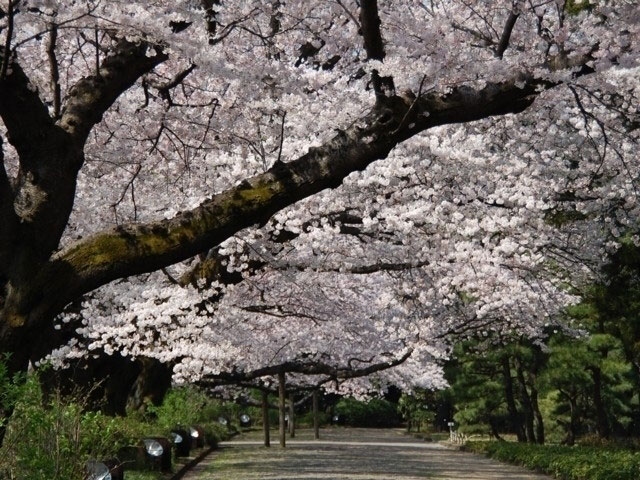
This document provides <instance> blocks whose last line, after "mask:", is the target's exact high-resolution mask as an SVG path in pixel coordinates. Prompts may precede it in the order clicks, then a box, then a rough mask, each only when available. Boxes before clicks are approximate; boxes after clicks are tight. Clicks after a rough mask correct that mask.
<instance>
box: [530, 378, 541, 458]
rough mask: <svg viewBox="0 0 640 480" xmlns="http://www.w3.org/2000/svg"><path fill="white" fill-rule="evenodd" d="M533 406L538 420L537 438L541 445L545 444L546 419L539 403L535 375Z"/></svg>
mask: <svg viewBox="0 0 640 480" xmlns="http://www.w3.org/2000/svg"><path fill="white" fill-rule="evenodd" d="M531 408H532V409H533V415H534V417H535V420H536V440H537V442H538V443H539V444H540V445H544V420H543V418H542V412H541V411H540V406H539V405H538V389H537V388H536V387H535V376H534V377H533V380H532V382H531Z"/></svg>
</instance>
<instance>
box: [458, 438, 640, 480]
mask: <svg viewBox="0 0 640 480" xmlns="http://www.w3.org/2000/svg"><path fill="white" fill-rule="evenodd" d="M466 448H467V449H468V450H471V451H473V452H476V453H484V454H486V455H488V456H490V457H492V458H495V459H497V460H501V461H504V462H509V463H515V464H518V465H522V466H524V467H526V468H529V469H532V470H539V471H542V472H544V473H548V474H551V475H553V476H554V477H556V478H558V479H560V480H637V479H638V478H640V453H638V452H634V451H631V450H625V449H621V448H597V447H582V446H575V447H567V446H559V445H556V446H553V445H531V444H522V443H509V442H469V443H467V445H466Z"/></svg>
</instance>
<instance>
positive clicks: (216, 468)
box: [185, 428, 550, 480]
mask: <svg viewBox="0 0 640 480" xmlns="http://www.w3.org/2000/svg"><path fill="white" fill-rule="evenodd" d="M321 438H322V440H320V441H314V440H313V439H312V438H311V432H310V431H305V430H301V431H300V433H298V434H297V437H296V439H295V440H291V441H288V443H287V445H288V446H287V448H286V449H281V448H280V447H278V446H275V445H274V446H272V447H271V448H270V449H267V448H264V447H262V446H261V443H260V441H259V436H258V433H253V432H252V433H250V434H248V435H244V436H241V437H237V440H235V441H233V442H224V443H222V444H221V446H222V450H221V451H220V452H218V453H214V454H213V455H211V456H210V457H209V458H208V459H206V460H205V461H204V462H202V463H201V464H200V465H198V466H197V467H196V468H195V469H194V470H193V471H192V472H191V473H190V474H188V475H187V476H186V477H185V479H186V480H389V479H399V480H420V479H425V478H429V479H433V480H436V479H439V480H494V479H504V480H550V477H547V476H544V475H539V474H536V473H531V472H528V471H525V470H523V469H521V468H518V467H513V466H510V465H505V464H501V463H498V462H495V461H494V460H490V459H487V458H485V457H482V456H479V455H474V454H470V453H464V452H460V451H457V450H451V449H448V448H446V447H444V446H442V445H439V444H434V443H427V442H425V443H417V442H416V440H415V439H414V438H412V437H408V436H405V435H403V433H402V432H401V431H400V430H377V429H355V428H354V429H351V428H349V429H327V430H323V431H322V433H321Z"/></svg>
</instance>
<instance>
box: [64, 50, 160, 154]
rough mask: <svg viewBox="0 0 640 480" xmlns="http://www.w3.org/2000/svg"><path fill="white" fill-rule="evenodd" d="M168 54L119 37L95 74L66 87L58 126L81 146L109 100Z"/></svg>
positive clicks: (107, 105)
mask: <svg viewBox="0 0 640 480" xmlns="http://www.w3.org/2000/svg"><path fill="white" fill-rule="evenodd" d="M168 58H169V57H168V55H167V54H166V53H165V52H163V51H161V49H160V48H159V47H156V46H151V45H149V44H147V43H144V42H141V43H132V42H129V41H126V40H121V41H120V43H119V44H118V46H117V48H116V51H115V53H114V54H112V55H110V56H108V57H107V58H105V59H104V61H103V62H102V64H101V65H100V68H99V70H98V72H97V73H96V74H95V75H91V76H89V77H84V78H83V79H82V80H80V81H79V82H78V83H76V84H75V85H74V87H73V88H72V89H71V90H70V92H69V95H68V99H67V104H66V105H65V107H64V109H63V111H62V115H61V118H60V122H59V125H60V126H61V127H62V129H63V130H65V131H66V132H67V133H69V134H70V135H71V136H72V138H73V139H74V140H75V142H76V144H77V145H81V146H83V145H84V142H85V141H86V139H87V136H88V135H89V132H90V131H91V129H92V128H93V127H94V126H95V125H96V124H97V123H98V122H100V121H101V120H102V115H104V113H105V112H106V111H107V110H108V109H109V107H111V105H112V104H113V102H115V101H116V99H117V98H118V97H119V96H120V95H121V94H122V93H123V92H125V91H126V90H128V89H129V88H130V87H131V86H132V85H133V84H134V83H135V82H136V80H138V79H139V78H140V77H141V76H142V75H144V74H145V73H149V72H150V71H151V70H153V69H154V68H155V67H156V66H157V65H159V64H161V63H163V62H165V61H166V60H167V59H168Z"/></svg>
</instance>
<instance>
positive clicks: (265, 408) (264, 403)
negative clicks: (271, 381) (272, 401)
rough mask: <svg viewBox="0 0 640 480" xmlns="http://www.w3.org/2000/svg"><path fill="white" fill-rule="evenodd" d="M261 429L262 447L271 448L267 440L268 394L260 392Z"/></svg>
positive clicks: (269, 440)
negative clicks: (262, 431)
mask: <svg viewBox="0 0 640 480" xmlns="http://www.w3.org/2000/svg"><path fill="white" fill-rule="evenodd" d="M262 429H263V430H264V446H265V447H270V446H271V439H270V438H269V392H267V391H266V390H263V391H262Z"/></svg>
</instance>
